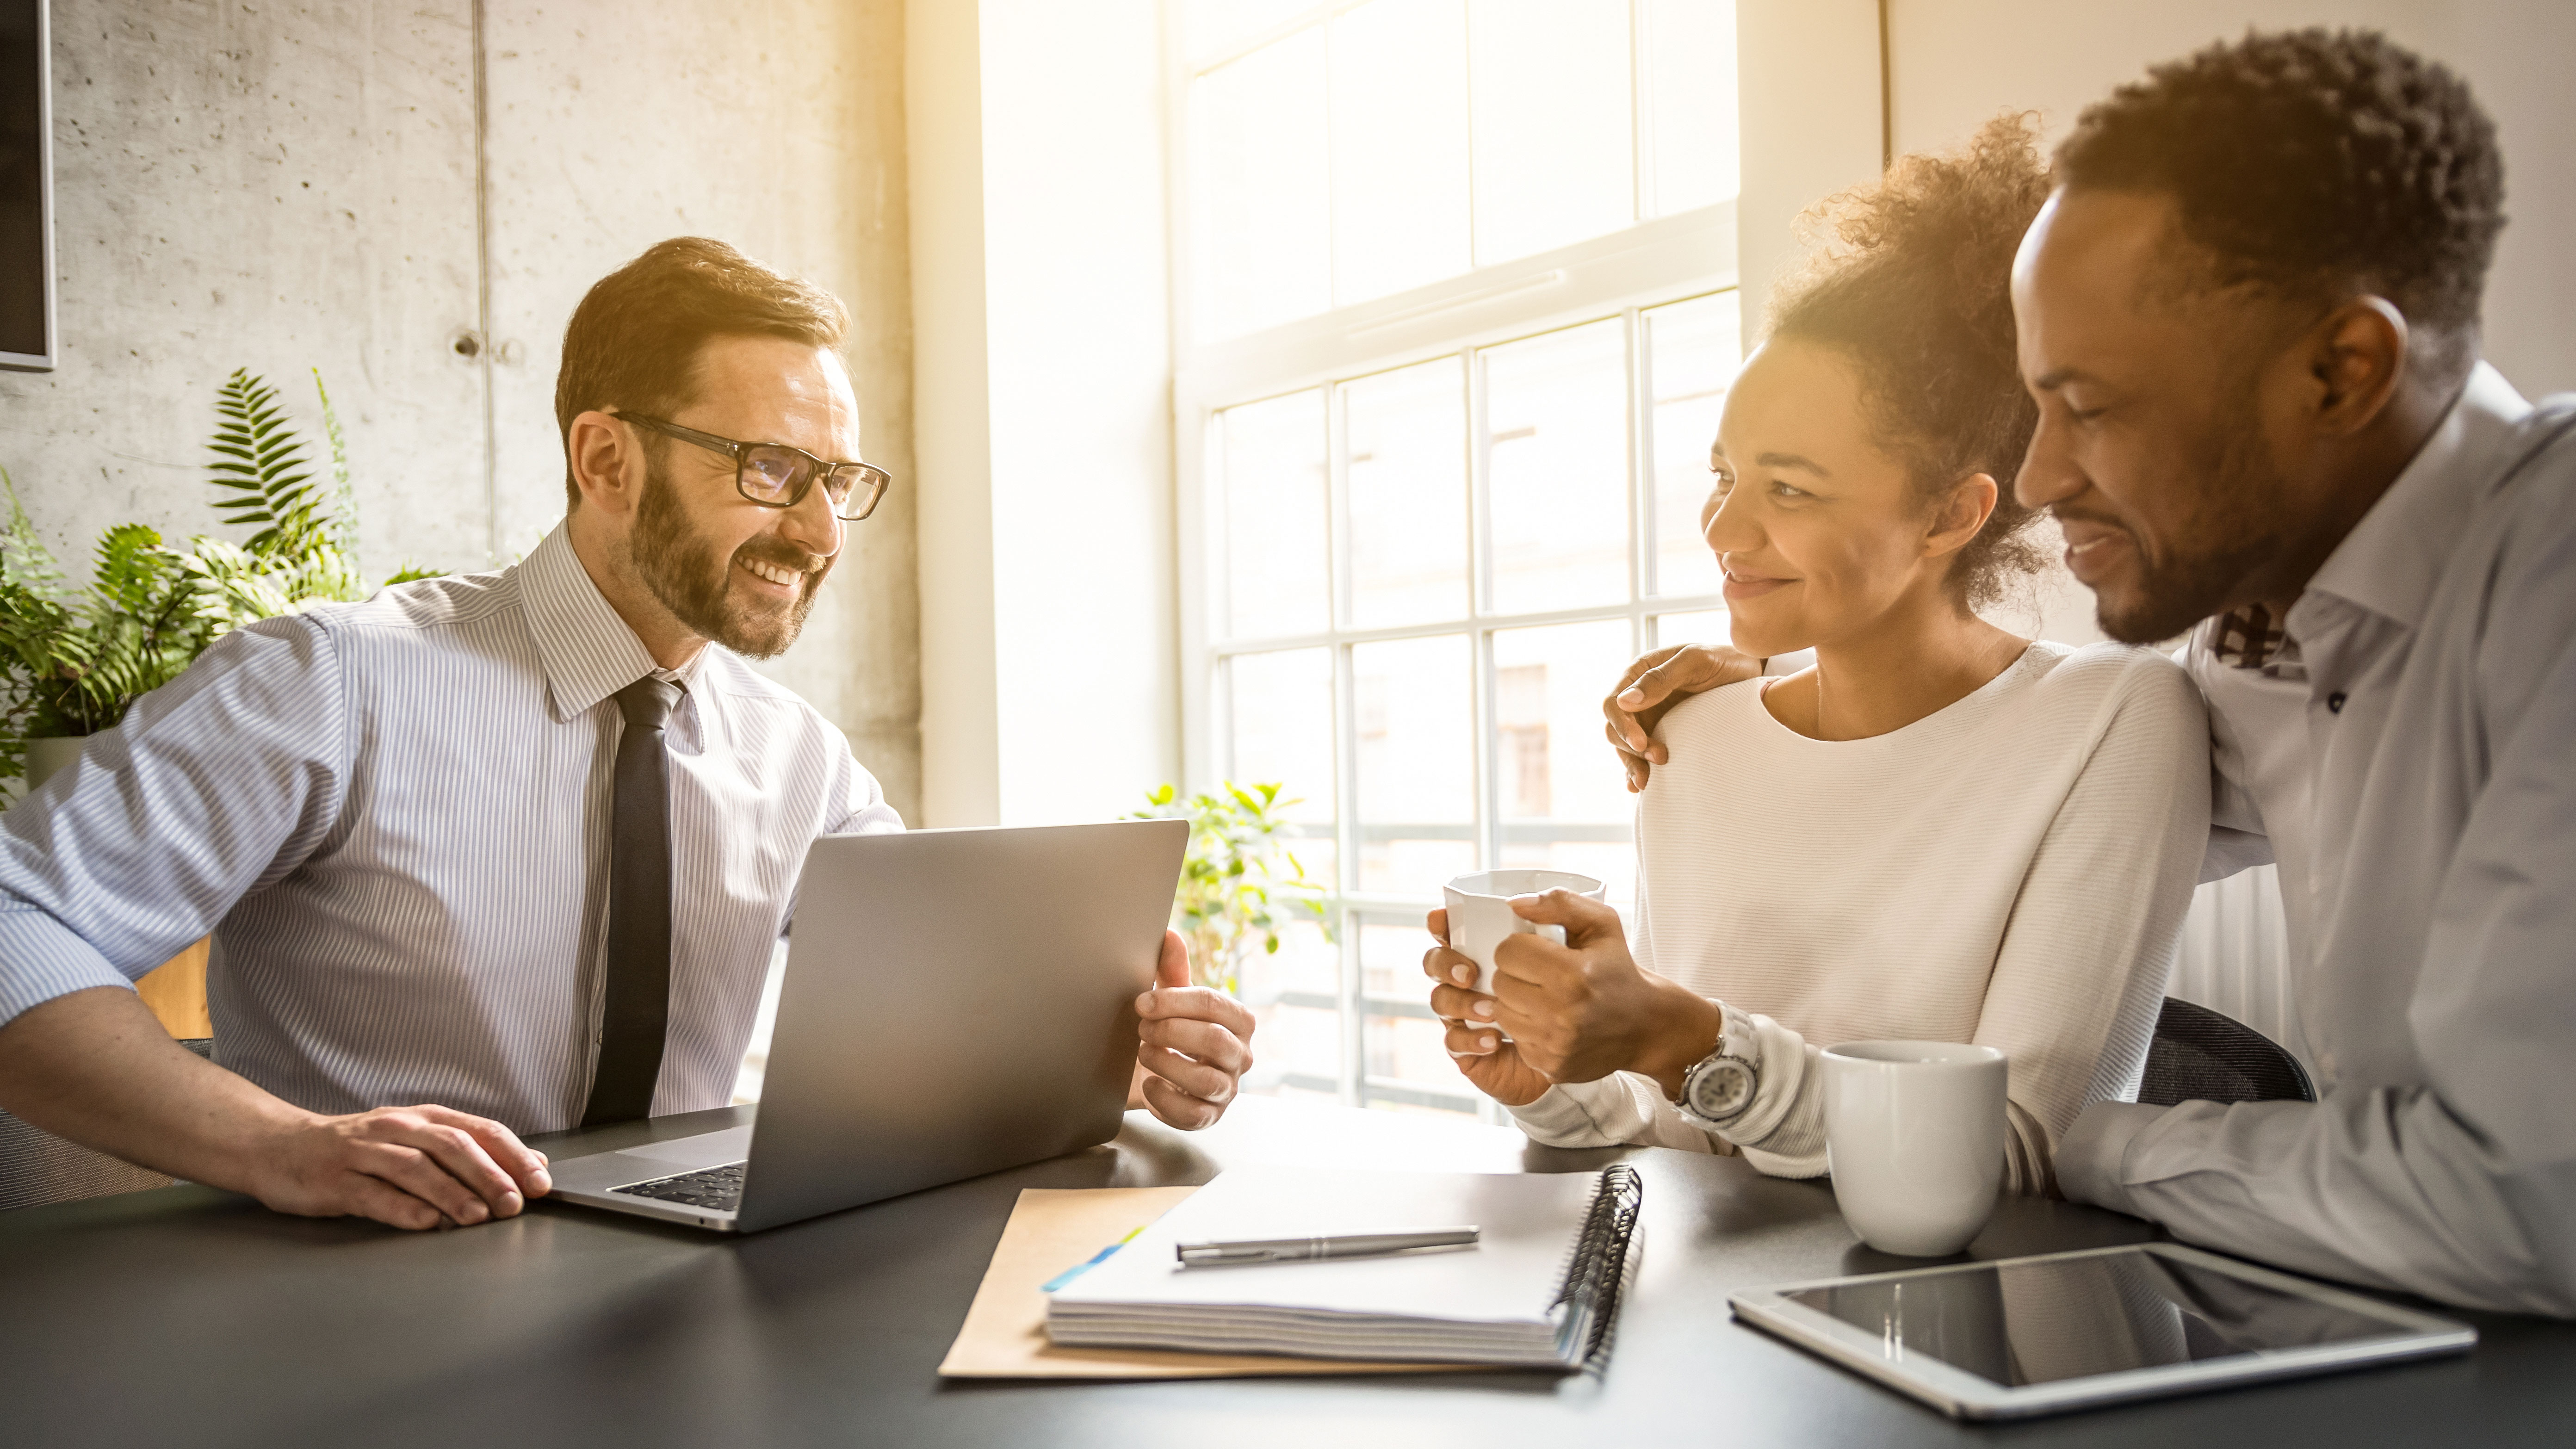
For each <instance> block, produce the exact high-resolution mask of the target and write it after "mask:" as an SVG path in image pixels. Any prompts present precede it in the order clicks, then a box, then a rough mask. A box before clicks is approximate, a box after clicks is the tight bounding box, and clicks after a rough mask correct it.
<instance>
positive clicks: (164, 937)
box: [0, 528, 902, 1132]
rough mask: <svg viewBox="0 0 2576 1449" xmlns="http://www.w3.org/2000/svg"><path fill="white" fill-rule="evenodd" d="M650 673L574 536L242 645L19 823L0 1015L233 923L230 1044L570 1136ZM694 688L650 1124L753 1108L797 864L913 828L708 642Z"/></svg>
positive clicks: (228, 963)
mask: <svg viewBox="0 0 2576 1449" xmlns="http://www.w3.org/2000/svg"><path fill="white" fill-rule="evenodd" d="M654 672H656V671H655V668H654V663H653V659H652V657H651V656H650V655H649V654H647V653H646V652H645V650H644V646H643V644H642V642H641V641H639V640H638V639H637V638H636V637H635V634H634V631H632V630H631V629H629V628H628V627H627V626H626V623H625V621H624V620H622V619H620V618H619V617H618V615H617V612H616V611H615V610H614V609H612V608H611V607H610V606H609V604H608V601H607V600H606V599H605V598H603V597H601V595H600V593H599V590H598V589H597V588H596V587H595V586H594V585H593V584H592V583H591V581H590V576H589V574H588V573H587V572H586V571H585V570H584V569H583V567H582V564H581V561H580V560H579V559H578V558H577V557H575V555H574V553H573V550H572V545H571V542H570V541H569V539H567V538H566V536H565V534H564V531H563V530H562V529H561V528H558V529H556V530H555V532H554V533H552V534H551V535H549V536H548V537H547V538H546V540H545V542H543V543H542V544H540V545H538V547H537V549H536V551H535V552H533V553H531V554H529V555H528V557H527V559H526V560H525V561H523V562H521V563H520V564H518V565H517V566H516V567H513V568H509V569H505V570H503V571H501V572H499V573H492V574H477V575H471V576H465V577H453V578H440V579H429V580H424V581H421V582H418V583H411V584H403V585H398V586H396V587H393V588H389V589H387V590H385V591H384V592H383V593H380V594H378V595H377V596H376V597H375V598H373V599H371V600H369V601H368V602H366V603H363V604H345V605H331V606H327V607H324V608H319V609H315V610H313V611H311V612H309V613H305V614H300V615H289V616H286V617H283V618H277V619H270V620H267V621H265V622H263V623H259V624H255V625H252V626H251V627H249V628H246V629H242V630H239V631H236V632H235V633H233V634H231V635H228V636H227V637H225V638H224V639H223V640H221V641H219V642H218V643H217V644H216V645H215V647H214V648H212V649H210V650H208V651H207V652H206V655H205V657H204V658H202V659H200V660H199V661H198V662H197V664H196V665H195V666H194V667H192V668H190V669H189V670H188V672H187V673H186V674H184V675H182V676H180V677H179V678H178V679H177V680H175V681H173V682H172V683H171V684H170V685H168V686H167V687H165V688H162V689H159V690H156V691H154V692H153V693H151V694H149V695H146V696H145V697H144V698H143V699H141V700H140V701H138V702H137V703H136V704H135V706H134V708H133V710H132V711H131V712H130V713H128V714H127V716H126V718H125V720H124V723H123V724H122V725H121V726H120V727H119V728H117V729H113V730H109V731H106V732H104V733H102V734H99V735H97V736H95V737H93V738H92V739H91V741H90V743H89V746H88V748H87V749H86V750H85V751H84V752H83V753H82V756H81V761H80V764H79V765H78V766H77V767H76V768H73V769H67V770H64V771H63V772H61V773H60V774H58V775H56V776H55V777H54V778H53V779H51V780H49V781H47V782H46V785H45V788H43V789H41V790H38V791H36V792H34V793H33V794H31V795H29V796H28V797H27V798H26V799H25V800H23V801H21V802H19V804H18V805H17V806H15V807H14V808H12V809H11V810H10V811H9V812H8V814H7V815H6V817H5V818H0V1023H5V1022H6V1021H8V1020H9V1019H10V1018H13V1017H15V1016H16V1015H17V1014H18V1013H19V1012H22V1011H24V1010H26V1009H27V1008H29V1007H31V1006H34V1005H36V1004H37V1003H39V1002H42V1001H45V1000H48V999H50V998H52V997H55V996H59V995H62V994H64V993H66V992H71V991H77V990H81V989H83V988H87V987H93V986H123V985H126V984H128V983H129V982H130V981H131V980H132V979H133V978H136V977H139V976H141V975H142V974H143V973H144V972H146V971H148V970H150V969H151V968H152V967H154V966H156V965H158V964H160V963H161V962H162V961H163V960H165V959H167V958H168V957H169V956H171V955H172V954H174V953H176V952H177V951H178V950H179V949H180V948H181V947H184V946H186V945H187V944H188V943H189V942H191V941H194V940H196V939H197V938H198V937H199V936H202V935H205V934H206V933H207V932H208V931H209V930H212V931H213V932H214V933H215V937H216V942H217V946H218V951H217V963H218V964H217V965H216V966H215V968H214V970H213V971H212V973H211V975H210V977H209V980H208V982H207V996H208V1005H209V1007H210V1008H211V1010H212V1013H213V1016H214V1026H215V1045H214V1059H215V1060H216V1061H217V1062H219V1063H220V1064H222V1065H224V1066H226V1067H229V1068H231V1069H232V1070H234V1071H236V1072H239V1073H241V1074H242V1075H243V1076H245V1077H247V1078H249V1079H250V1080H252V1081H253V1082H256V1083H258V1084H259V1085H260V1086H262V1087H265V1088H267V1089H268V1090H269V1091H271V1092H274V1093H276V1094H277V1095H278V1096H280V1097H282V1098H284V1099H286V1100H287V1101H289V1102H293V1103H295V1104H296V1105H298V1106H301V1107H305V1108H308V1109H310V1110H313V1111H317V1112H334V1113H336V1112H353V1111H359V1110H363V1109H365V1108H368V1107H376V1106H386V1105H396V1104H401V1105H408V1104H412V1103H419V1102H437V1103H441V1104H443V1105H446V1106H449V1107H454V1108H456V1109H458V1110H460V1111H465V1112H472V1113H476V1114H478V1115H481V1116H486V1117H491V1118H495V1119H497V1120H499V1121H501V1122H504V1123H506V1124H508V1125H509V1126H511V1127H512V1128H514V1129H516V1130H519V1131H521V1132H543V1131H548V1130H552V1129H555V1128H561V1127H568V1126H571V1125H573V1124H574V1123H575V1122H577V1121H579V1120H580V1117H581V1112H582V1107H583V1103H584V1101H585V1100H586V1098H587V1096H588V1093H589V1089H590V1078H591V1072H592V1068H593V1066H594V1064H595V1062H596V1059H597V1055H598V1049H599V1035H600V1012H601V1006H602V1001H603V993H604V989H605V970H606V967H605V951H606V945H607V934H608V855H609V828H610V809H611V803H610V802H611V788H610V787H611V784H612V779H613V771H614V765H615V761H616V755H617V741H618V737H619V735H620V733H621V732H622V731H623V729H624V727H625V726H624V720H623V718H622V717H621V716H620V714H619V712H618V708H617V703H616V700H615V699H614V698H613V697H612V696H614V695H615V694H616V692H617V691H618V690H620V689H622V688H624V687H625V686H627V685H628V684H631V683H633V682H634V681H635V680H637V679H639V678H641V677H643V676H644V675H646V674H650V673H654ZM676 673H677V674H678V676H679V677H678V681H677V682H679V683H681V684H682V685H683V686H684V687H685V689H686V691H687V692H686V694H685V696H684V697H683V698H682V700H681V702H680V704H679V706H678V708H677V709H676V710H675V711H674V712H673V714H672V717H671V723H670V726H669V729H668V732H667V735H666V738H667V740H668V748H669V758H670V796H669V799H670V842H671V857H672V892H671V1004H670V1017H669V1028H668V1037H667V1046H666V1048H665V1051H664V1053H663V1057H662V1070H661V1077H660V1080H659V1083H658V1085H657V1088H656V1091H655V1094H654V1098H653V1111H654V1112H655V1113H656V1114H663V1113H670V1112H686V1111H693V1110H696V1109H699V1108H704V1107H717V1106H722V1105H724V1104H725V1103H726V1102H727V1101H728V1100H730V1098H731V1090H732V1086H733V1081H734V1074H735V1070H736V1068H737V1066H738V1065H739V1063H740V1061H741V1057H742V1052H743V1047H744V1044H745V1042H746V1041H747V1040H748V1039H749V1036H750V1033H751V1027H752V1019H753V1016H754V1014H755V1013H756V1011H757V1010H758V1008H759V1004H760V991H761V985H762V980H763V976H764V974H765V971H766V968H767V965H768V962H769V959H770V953H771V949H772V947H773V945H774V944H775V942H776V941H777V939H778V936H779V933H780V932H781V930H782V929H784V926H785V923H786V921H787V919H788V915H789V912H790V910H791V907H792V903H793V899H792V898H793V895H794V891H795V889H796V882H797V875H798V872H799V871H800V870H801V869H802V868H803V865H804V860H805V849H806V846H807V845H808V844H809V843H811V842H812V841H813V839H814V838H815V837H816V836H818V835H823V834H827V833H834V832H850V831H878V830H899V829H901V828H902V821H901V820H900V819H898V818H897V817H896V815H895V812H894V811H893V810H892V809H891V808H889V807H888V806H887V805H886V804H885V800H884V796H883V794H882V792H880V791H879V790H878V788H877V783H876V781H875V780H874V779H873V778H871V777H870V776H869V774H868V773H867V771H865V770H864V769H861V768H860V767H859V764H858V762H857V761H856V760H855V759H853V758H852V757H851V754H850V747H849V742H848V740H847V739H846V738H844V737H843V735H842V734H841V732H840V731H839V730H838V729H835V728H834V727H833V726H832V725H831V724H830V723H829V722H827V721H826V720H824V719H823V717H822V716H821V715H819V714H817V713H816V712H815V710H814V709H813V707H812V706H811V705H808V704H806V703H805V702H804V701H803V700H802V699H799V698H798V697H797V696H796V695H794V694H793V693H791V692H789V691H788V690H787V689H785V688H784V687H782V686H780V685H778V684H776V683H774V682H772V681H771V680H769V679H767V678H764V677H763V676H761V675H760V674H759V673H757V672H755V671H754V670H753V669H752V668H751V667H750V666H749V665H748V664H746V663H745V662H744V661H743V660H742V659H741V658H740V657H739V656H737V655H734V654H732V653H730V652H728V651H726V650H724V649H723V648H721V647H720V646H717V645H713V644H710V645H708V646H706V647H705V649H704V650H703V651H702V652H701V653H700V655H699V656H698V658H697V659H696V660H694V661H692V663H691V665H690V667H689V668H688V669H686V670H683V671H676Z"/></svg>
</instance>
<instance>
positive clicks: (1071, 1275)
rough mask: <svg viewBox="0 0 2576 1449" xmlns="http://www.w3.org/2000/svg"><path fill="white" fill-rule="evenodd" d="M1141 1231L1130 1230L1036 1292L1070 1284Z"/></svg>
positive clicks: (1048, 1291) (1107, 1258) (1136, 1228)
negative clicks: (1088, 1259)
mask: <svg viewBox="0 0 2576 1449" xmlns="http://www.w3.org/2000/svg"><path fill="white" fill-rule="evenodd" d="M1143 1231H1145V1229H1144V1227H1143V1226H1142V1225H1139V1226H1137V1227H1134V1228H1130V1229H1129V1230H1128V1232H1127V1236H1125V1237H1123V1238H1120V1239H1119V1240H1118V1241H1117V1242H1114V1243H1111V1244H1110V1245H1109V1246H1108V1247H1105V1248H1103V1249H1101V1250H1100V1251H1099V1252H1097V1253H1094V1254H1092V1255H1091V1258H1090V1261H1088V1262H1082V1263H1076V1264H1074V1265H1073V1266H1072V1267H1070V1268H1067V1269H1065V1270H1064V1271H1063V1272H1061V1273H1058V1274H1056V1275H1055V1276H1054V1277H1052V1278H1049V1279H1048V1280H1046V1282H1045V1283H1044V1284H1042V1285H1040V1286H1039V1288H1038V1291H1039V1292H1041V1293H1053V1292H1054V1291H1055V1290H1057V1289H1058V1288H1061V1287H1063V1286H1064V1285H1065V1284H1067V1283H1070V1282H1072V1281H1073V1280H1074V1279H1076V1278H1079V1277H1081V1276H1082V1275H1083V1274H1085V1273H1088V1272H1090V1271H1091V1270H1092V1269H1094V1268H1097V1267H1099V1266H1100V1265H1101V1264H1103V1263H1106V1262H1108V1261H1109V1257H1110V1255H1111V1254H1112V1253H1115V1252H1117V1251H1118V1250H1119V1249H1120V1248H1123V1247H1125V1246H1127V1245H1128V1244H1129V1243H1132V1242H1134V1241H1135V1240H1136V1235H1137V1234H1138V1233H1141V1232H1143Z"/></svg>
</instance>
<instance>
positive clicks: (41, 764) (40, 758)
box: [27, 735, 89, 795]
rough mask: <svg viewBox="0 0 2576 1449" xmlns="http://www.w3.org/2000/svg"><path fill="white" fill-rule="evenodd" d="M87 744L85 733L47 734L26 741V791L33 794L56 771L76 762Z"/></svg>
mask: <svg viewBox="0 0 2576 1449" xmlns="http://www.w3.org/2000/svg"><path fill="white" fill-rule="evenodd" d="M88 744H89V736H87V735H47V736H45V737H44V738H42V739H33V740H29V741H27V793H29V794H31V795H32V794H34V793H35V792H36V791H37V790H39V789H42V788H43V787H44V783H45V781H46V780H48V779H50V778H52V776H53V775H54V773H55V772H56V771H58V770H62V769H64V768H67V767H68V766H70V765H72V764H73V763H75V762H77V761H78V760H79V759H80V757H81V750H82V748H83V747H85V746H86V745H88Z"/></svg>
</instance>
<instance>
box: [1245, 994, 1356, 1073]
mask: <svg viewBox="0 0 2576 1449" xmlns="http://www.w3.org/2000/svg"><path fill="white" fill-rule="evenodd" d="M1258 1018H1259V1023H1258V1025H1256V1026H1254V1027H1253V1029H1252V1039H1253V1040H1254V1041H1257V1042H1259V1043H1261V1049H1260V1050H1259V1051H1258V1052H1255V1053H1254V1054H1253V1059H1252V1060H1253V1067H1252V1075H1251V1079H1250V1080H1249V1081H1247V1082H1246V1083H1245V1084H1244V1085H1245V1087H1246V1089H1248V1090H1251V1091H1256V1092H1258V1091H1265V1090H1276V1089H1277V1088H1278V1086H1279V1085H1280V1084H1281V1079H1282V1078H1285V1077H1287V1076H1289V1075H1290V1074H1291V1073H1293V1074H1295V1075H1297V1076H1299V1077H1303V1078H1306V1079H1307V1081H1306V1082H1305V1083H1299V1084H1298V1085H1300V1086H1306V1085H1308V1084H1315V1085H1320V1084H1321V1083H1326V1082H1332V1081H1334V1080H1336V1079H1338V1078H1339V1077H1340V1076H1341V1074H1342V1014H1341V1013H1340V1012H1338V1011H1329V1010H1326V1009H1324V1008H1322V1007H1317V1006H1287V1005H1283V1004H1276V1003H1274V1004H1273V1005H1270V1006H1267V1007H1264V1008H1262V1009H1261V1010H1260V1012H1259V1013H1258Z"/></svg>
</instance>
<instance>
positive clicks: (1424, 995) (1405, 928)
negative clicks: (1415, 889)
mask: <svg viewBox="0 0 2576 1449" xmlns="http://www.w3.org/2000/svg"><path fill="white" fill-rule="evenodd" d="M1353 919H1354V920H1358V921H1360V922H1361V924H1360V927H1359V932H1360V990H1361V991H1363V992H1365V993H1366V994H1368V995H1370V996H1374V997H1378V998H1380V999H1382V1000H1388V1001H1420V1002H1426V1003H1427V1002H1429V1001H1430V1000H1431V978H1430V977H1428V976H1425V975H1423V974H1422V953H1423V952H1425V951H1428V950H1430V949H1431V933H1430V932H1429V931H1427V930H1425V929H1424V928H1423V925H1422V922H1421V921H1420V920H1418V919H1417V920H1406V919H1403V918H1400V917H1394V916H1384V915H1378V914H1375V913H1372V914H1370V915H1368V916H1366V917H1360V916H1356V915H1355V916H1354V917H1353Z"/></svg>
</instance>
